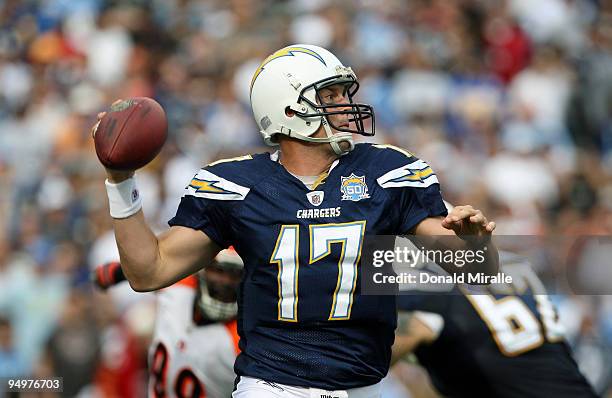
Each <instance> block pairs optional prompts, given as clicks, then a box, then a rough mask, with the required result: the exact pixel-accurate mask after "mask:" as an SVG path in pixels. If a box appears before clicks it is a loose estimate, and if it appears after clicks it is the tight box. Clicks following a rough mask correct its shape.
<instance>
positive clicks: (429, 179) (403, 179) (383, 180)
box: [376, 159, 438, 188]
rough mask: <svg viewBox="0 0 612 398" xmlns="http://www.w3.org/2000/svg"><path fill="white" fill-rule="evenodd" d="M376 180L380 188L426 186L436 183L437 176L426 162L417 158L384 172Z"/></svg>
mask: <svg viewBox="0 0 612 398" xmlns="http://www.w3.org/2000/svg"><path fill="white" fill-rule="evenodd" d="M376 182H378V185H380V186H381V187H382V188H401V187H414V188H427V187H428V186H430V185H433V184H437V183H438V177H436V175H435V173H434V172H433V170H432V169H431V167H429V165H428V164H427V163H426V162H424V161H423V160H420V159H419V160H416V161H414V162H412V163H409V164H407V165H405V166H402V167H398V168H397V169H393V170H391V171H389V172H387V173H385V174H384V175H382V176H381V177H379V178H378V179H377V180H376Z"/></svg>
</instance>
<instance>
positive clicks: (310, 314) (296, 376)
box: [170, 144, 446, 390]
mask: <svg viewBox="0 0 612 398" xmlns="http://www.w3.org/2000/svg"><path fill="white" fill-rule="evenodd" d="M445 214H446V209H445V207H444V203H443V201H442V198H441V195H440V192H439V185H438V180H437V178H436V176H435V174H434V173H433V171H432V170H431V168H430V167H429V166H428V165H427V164H426V163H425V162H424V161H422V160H419V159H417V158H416V157H414V156H412V155H411V154H410V153H408V152H406V151H403V150H401V149H398V148H394V147H389V146H386V145H370V144H359V145H356V147H355V149H354V150H353V151H352V152H350V153H349V154H347V155H345V156H342V157H341V158H339V159H338V160H337V161H336V162H334V164H333V165H332V167H331V168H330V170H329V173H327V174H326V175H323V176H322V177H321V178H320V181H318V182H317V183H316V186H314V187H313V189H312V190H311V189H309V188H307V187H306V186H305V185H304V184H303V183H302V182H301V181H300V180H299V179H298V178H296V177H295V176H293V175H291V174H290V173H289V172H287V170H286V169H285V168H284V167H283V166H282V165H281V164H279V163H278V162H277V161H276V159H275V154H272V155H270V154H268V153H265V154H259V155H253V156H251V155H247V156H243V157H240V158H235V159H228V160H223V161H219V162H215V163H212V164H210V165H208V166H207V167H205V168H204V169H202V170H200V171H199V172H198V173H197V174H196V176H195V177H194V178H193V179H192V181H191V183H190V185H189V186H188V187H187V189H186V194H185V196H184V197H183V198H182V200H181V204H180V206H179V209H178V211H177V214H176V216H175V217H174V218H173V219H172V220H170V225H182V226H187V227H191V228H195V229H199V230H201V231H203V232H204V233H205V234H206V235H208V236H209V237H210V238H211V239H212V240H213V241H215V242H216V243H217V244H218V245H219V246H221V247H228V246H230V245H233V246H234V247H235V249H236V251H237V252H238V254H240V256H241V257H242V259H243V260H244V263H245V273H244V278H243V281H242V284H241V289H240V294H239V300H238V304H239V313H238V317H239V319H238V331H239V334H240V349H241V351H242V352H241V354H240V355H239V356H238V358H237V360H236V365H235V370H236V373H237V374H238V375H245V376H251V377H257V378H261V379H264V380H267V381H273V382H277V383H281V384H288V385H294V386H309V387H316V388H323V389H326V390H335V389H346V388H355V387H362V386H366V385H371V384H374V383H377V382H378V381H380V379H381V378H383V377H384V376H385V375H386V373H387V371H388V367H389V360H390V352H391V345H392V344H393V340H394V329H395V325H396V302H395V297H393V296H366V295H362V294H360V279H359V276H360V272H359V269H360V256H361V246H362V243H363V239H364V236H365V235H373V234H385V235H392V234H403V233H407V232H409V231H411V230H412V229H413V228H414V227H415V226H416V225H417V224H418V223H419V222H420V221H422V220H423V219H425V218H427V217H432V216H439V215H445Z"/></svg>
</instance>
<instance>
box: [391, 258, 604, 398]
mask: <svg viewBox="0 0 612 398" xmlns="http://www.w3.org/2000/svg"><path fill="white" fill-rule="evenodd" d="M500 261H501V269H502V271H503V272H505V273H506V274H508V275H511V276H512V279H513V282H512V284H508V285H505V284H492V285H490V286H487V287H485V288H483V292H481V293H478V294H467V293H463V292H461V291H454V292H453V293H447V294H436V295H431V294H428V295H415V294H407V295H404V296H401V297H399V298H398V306H399V309H400V311H402V312H400V322H399V324H400V325H399V326H398V329H397V331H396V333H397V337H396V344H395V345H394V347H393V357H394V360H397V359H399V358H401V357H402V356H404V355H406V354H407V353H409V352H411V351H413V350H414V353H415V354H416V357H417V358H418V361H419V363H420V364H421V365H422V366H423V367H424V368H425V369H427V371H428V373H429V375H430V377H431V380H432V382H433V385H434V386H435V387H436V388H437V390H438V391H439V392H440V393H442V394H443V395H444V396H445V397H470V398H474V397H508V398H515V397H521V398H522V397H534V398H536V397H537V398H543V397H551V398H552V397H555V398H557V397H567V398H569V397H573V398H580V397H584V398H592V397H596V396H597V395H596V394H595V392H594V391H593V388H592V387H591V385H590V384H589V382H588V381H587V380H586V379H585V377H584V376H583V375H582V374H581V373H580V371H579V369H578V366H577V364H576V362H575V361H574V359H573V357H572V353H571V350H570V348H569V346H568V344H567V343H566V341H565V339H564V332H563V326H562V325H561V324H560V323H559V319H558V316H557V313H556V311H555V309H554V307H553V305H552V303H551V302H550V299H549V297H548V296H547V295H545V294H541V293H542V292H543V286H542V283H541V282H540V280H539V278H538V276H537V275H536V274H535V272H534V271H533V270H532V268H531V267H530V265H529V263H528V262H527V260H526V259H524V258H522V257H519V256H517V255H513V254H511V253H508V252H501V253H500ZM537 293H540V294H537ZM403 311H410V312H403ZM427 329H428V330H427Z"/></svg>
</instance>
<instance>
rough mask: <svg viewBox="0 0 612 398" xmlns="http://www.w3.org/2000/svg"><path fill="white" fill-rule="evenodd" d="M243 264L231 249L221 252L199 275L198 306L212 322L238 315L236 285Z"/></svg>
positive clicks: (240, 275)
mask: <svg viewBox="0 0 612 398" xmlns="http://www.w3.org/2000/svg"><path fill="white" fill-rule="evenodd" d="M243 268H244V263H243V262H242V259H241V258H240V256H239V255H238V254H237V253H236V251H235V250H234V249H233V248H229V249H227V250H222V251H221V252H220V253H219V254H218V255H217V257H215V261H213V263H212V264H210V265H208V266H206V267H205V268H204V271H203V272H201V273H200V291H199V294H198V296H199V298H198V306H199V307H200V309H201V310H202V312H203V313H204V315H206V317H207V318H208V319H210V320H212V321H226V320H230V319H232V318H234V317H236V314H237V313H238V304H237V303H236V300H237V298H238V285H239V283H240V280H241V277H242V269H243Z"/></svg>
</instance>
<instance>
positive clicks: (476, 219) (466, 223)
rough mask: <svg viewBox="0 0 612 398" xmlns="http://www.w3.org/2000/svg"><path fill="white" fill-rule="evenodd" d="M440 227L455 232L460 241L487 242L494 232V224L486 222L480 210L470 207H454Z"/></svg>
mask: <svg viewBox="0 0 612 398" xmlns="http://www.w3.org/2000/svg"><path fill="white" fill-rule="evenodd" d="M442 226H443V227H444V228H446V229H450V230H453V231H455V233H456V234H457V236H459V237H460V238H462V239H468V238H472V239H473V238H475V239H476V240H477V241H481V242H482V241H485V242H486V241H488V240H490V239H491V234H492V233H493V230H495V222H493V221H489V220H487V218H486V217H485V216H484V214H482V212H481V211H480V210H477V209H474V208H473V207H472V206H470V205H465V206H455V207H453V209H452V210H451V211H450V212H449V213H448V216H446V218H444V220H442Z"/></svg>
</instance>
